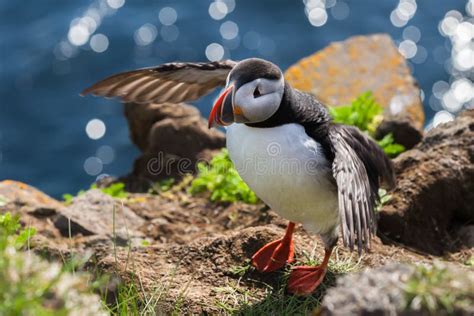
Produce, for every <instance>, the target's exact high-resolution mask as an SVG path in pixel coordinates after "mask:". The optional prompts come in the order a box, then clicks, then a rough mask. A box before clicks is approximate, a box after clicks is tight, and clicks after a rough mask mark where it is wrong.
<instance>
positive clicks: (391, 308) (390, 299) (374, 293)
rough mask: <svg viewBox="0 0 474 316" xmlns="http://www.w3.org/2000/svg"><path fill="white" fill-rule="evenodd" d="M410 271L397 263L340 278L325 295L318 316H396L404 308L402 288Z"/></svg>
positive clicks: (411, 269) (407, 267) (409, 267)
mask: <svg viewBox="0 0 474 316" xmlns="http://www.w3.org/2000/svg"><path fill="white" fill-rule="evenodd" d="M413 270H414V267H412V266H408V265H406V264H400V263H397V264H388V265H385V266H383V267H380V268H375V269H366V270H364V271H362V272H360V273H355V274H350V275H347V276H344V277H341V278H340V279H338V280H337V284H336V286H335V287H334V288H331V289H329V290H328V292H327V293H326V296H325V297H324V299H323V303H322V305H321V315H334V316H336V315H340V316H346V315H398V311H400V310H401V309H403V307H404V305H405V298H404V295H403V286H404V285H405V282H406V281H407V279H408V278H409V277H410V275H411V274H412V273H413Z"/></svg>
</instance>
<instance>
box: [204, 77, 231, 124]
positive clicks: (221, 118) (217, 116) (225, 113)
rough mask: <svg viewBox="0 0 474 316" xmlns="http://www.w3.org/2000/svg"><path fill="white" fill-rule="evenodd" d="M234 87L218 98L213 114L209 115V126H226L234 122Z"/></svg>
mask: <svg viewBox="0 0 474 316" xmlns="http://www.w3.org/2000/svg"><path fill="white" fill-rule="evenodd" d="M233 88H234V85H230V86H229V87H228V88H227V89H225V91H224V92H222V94H221V95H220V96H219V97H218V98H217V100H216V102H215V103H214V106H213V107H212V110H211V114H209V121H208V123H209V125H208V127H209V128H211V127H213V126H216V125H220V126H226V125H230V124H232V122H233V116H234V115H233V106H232V93H231V92H232V90H233Z"/></svg>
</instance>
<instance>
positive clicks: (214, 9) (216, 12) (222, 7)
mask: <svg viewBox="0 0 474 316" xmlns="http://www.w3.org/2000/svg"><path fill="white" fill-rule="evenodd" d="M228 12H229V11H228V9H227V5H226V4H225V2H222V1H215V2H211V4H210V5H209V15H210V16H211V18H213V19H214V20H222V19H223V18H225V16H226V15H227V13H228Z"/></svg>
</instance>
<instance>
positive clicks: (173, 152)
mask: <svg viewBox="0 0 474 316" xmlns="http://www.w3.org/2000/svg"><path fill="white" fill-rule="evenodd" d="M125 115H126V117H127V120H128V124H129V128H130V137H131V139H132V141H133V143H135V144H136V145H137V146H138V148H140V150H141V151H142V153H143V154H142V156H141V157H139V158H138V159H137V160H136V161H135V165H134V170H133V173H132V176H133V177H135V178H144V179H148V180H152V181H154V180H159V179H163V178H169V177H180V176H182V175H183V174H185V173H192V172H194V171H195V167H194V166H195V163H196V161H198V160H199V159H204V158H207V157H209V150H211V151H212V150H217V149H220V148H222V147H223V146H224V145H225V136H224V134H223V133H222V132H220V131H218V130H216V129H212V130H209V129H208V127H207V122H206V121H205V120H204V119H203V118H202V117H201V114H200V113H199V111H198V110H197V109H196V108H195V107H193V106H191V105H187V104H171V103H164V104H153V103H152V104H132V103H128V104H125Z"/></svg>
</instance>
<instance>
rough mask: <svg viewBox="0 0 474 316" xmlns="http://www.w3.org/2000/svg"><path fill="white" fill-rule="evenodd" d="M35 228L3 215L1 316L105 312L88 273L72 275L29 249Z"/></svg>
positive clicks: (0, 226)
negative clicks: (23, 225) (92, 288)
mask: <svg viewBox="0 0 474 316" xmlns="http://www.w3.org/2000/svg"><path fill="white" fill-rule="evenodd" d="M35 233H36V231H35V230H34V228H30V227H27V228H22V227H21V225H20V222H19V218H18V217H17V216H12V215H11V214H10V213H6V214H3V215H0V315H44V316H47V315H48V316H49V315H70V314H71V313H72V312H75V313H76V314H77V315H105V312H104V310H103V309H102V304H101V302H100V299H99V297H98V296H96V295H94V294H93V293H92V290H91V288H89V287H88V286H87V284H88V281H89V278H88V275H87V274H83V273H81V274H75V275H73V274H71V273H69V272H67V271H66V270H65V269H63V268H62V267H61V265H60V264H59V263H50V262H47V261H45V260H43V259H41V258H40V257H39V256H37V255H35V254H34V253H32V252H30V251H29V245H30V239H31V237H33V236H34V234H35Z"/></svg>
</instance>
